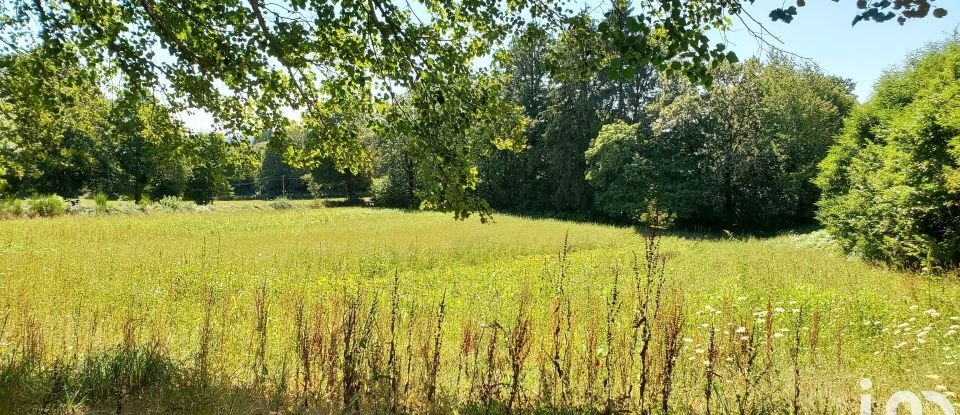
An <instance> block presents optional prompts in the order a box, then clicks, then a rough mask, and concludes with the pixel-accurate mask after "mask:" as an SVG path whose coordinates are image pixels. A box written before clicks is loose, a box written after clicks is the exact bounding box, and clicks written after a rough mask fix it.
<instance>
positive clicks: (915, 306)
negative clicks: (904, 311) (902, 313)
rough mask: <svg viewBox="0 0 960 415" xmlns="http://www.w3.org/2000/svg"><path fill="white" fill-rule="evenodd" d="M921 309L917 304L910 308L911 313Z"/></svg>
mask: <svg viewBox="0 0 960 415" xmlns="http://www.w3.org/2000/svg"><path fill="white" fill-rule="evenodd" d="M919 309H920V306H918V305H916V304H914V305H912V306H910V311H917V310H919Z"/></svg>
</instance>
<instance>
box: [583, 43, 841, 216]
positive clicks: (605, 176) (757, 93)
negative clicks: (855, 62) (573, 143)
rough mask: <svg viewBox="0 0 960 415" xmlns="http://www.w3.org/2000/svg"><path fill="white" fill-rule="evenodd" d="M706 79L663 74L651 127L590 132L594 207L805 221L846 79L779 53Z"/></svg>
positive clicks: (614, 211)
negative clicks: (705, 84)
mask: <svg viewBox="0 0 960 415" xmlns="http://www.w3.org/2000/svg"><path fill="white" fill-rule="evenodd" d="M713 77H714V87H713V88H712V89H710V90H703V89H701V88H698V87H696V86H694V85H691V84H689V83H683V84H681V85H670V83H671V82H679V81H666V84H665V85H664V90H665V91H666V92H665V93H664V96H663V97H662V98H661V100H660V101H659V102H658V103H657V104H656V105H654V106H653V107H652V110H653V111H654V113H655V114H656V121H655V122H654V124H653V128H652V131H650V132H649V133H648V132H645V131H640V133H639V134H633V137H634V138H631V137H630V134H628V133H629V131H626V130H625V129H624V128H623V127H622V126H611V127H610V128H609V129H608V130H607V131H605V132H604V135H603V137H600V136H598V138H597V139H596V140H595V141H594V143H593V145H592V146H591V149H590V151H589V152H588V153H587V154H588V157H589V158H590V164H589V165H590V172H591V173H590V176H589V180H590V185H591V186H592V187H593V188H594V189H595V191H596V193H597V195H598V196H597V197H598V203H599V204H598V208H600V209H601V210H603V211H604V212H606V213H607V214H611V215H620V216H630V217H635V216H636V215H638V214H641V213H644V212H645V211H646V210H647V209H649V208H650V207H652V206H654V207H656V208H657V209H659V210H662V211H666V212H668V213H671V214H673V215H675V217H676V218H677V220H680V221H686V222H696V223H700V224H707V225H712V226H751V227H754V226H761V227H771V226H782V225H786V224H790V223H793V222H797V221H803V220H808V219H809V218H811V216H812V212H813V208H814V202H815V201H816V199H817V189H816V188H815V187H814V186H813V185H812V184H811V183H810V181H811V179H812V178H813V177H814V175H815V174H816V165H817V163H818V162H819V160H820V159H822V157H823V156H824V155H825V154H826V152H827V149H828V148H829V146H830V145H831V144H832V142H833V141H832V140H833V137H834V136H835V134H836V133H838V132H839V131H840V128H841V125H842V120H843V117H844V116H845V115H846V113H847V112H848V111H849V110H850V108H851V107H852V106H853V104H854V100H853V97H852V95H851V94H850V90H851V88H850V84H849V83H848V82H844V81H842V80H838V79H836V78H833V77H830V76H827V75H824V74H822V73H821V72H819V70H817V69H816V68H814V67H810V66H800V65H797V64H795V63H793V62H790V61H788V60H785V59H783V58H780V57H773V58H771V60H770V62H768V63H767V64H761V63H760V62H759V61H756V60H751V61H748V62H746V63H744V64H738V65H729V66H722V67H720V68H718V69H717V70H715V71H713ZM631 150H632V151H635V154H634V156H633V157H632V158H627V156H626V155H625V153H626V152H628V151H631ZM628 188H632V189H633V190H632V191H630V190H628ZM631 196H632V197H631Z"/></svg>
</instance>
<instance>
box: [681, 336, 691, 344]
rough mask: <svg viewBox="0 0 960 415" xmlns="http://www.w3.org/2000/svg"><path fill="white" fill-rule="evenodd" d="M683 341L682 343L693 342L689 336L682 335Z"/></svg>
mask: <svg viewBox="0 0 960 415" xmlns="http://www.w3.org/2000/svg"><path fill="white" fill-rule="evenodd" d="M683 342H684V343H693V339H691V338H689V337H684V338H683Z"/></svg>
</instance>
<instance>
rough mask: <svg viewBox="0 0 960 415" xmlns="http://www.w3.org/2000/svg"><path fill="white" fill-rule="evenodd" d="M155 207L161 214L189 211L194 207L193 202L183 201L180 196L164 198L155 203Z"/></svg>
mask: <svg viewBox="0 0 960 415" xmlns="http://www.w3.org/2000/svg"><path fill="white" fill-rule="evenodd" d="M157 206H158V208H159V210H160V211H163V212H180V211H191V210H194V207H195V206H196V205H195V204H194V203H193V202H188V201H185V200H183V198H182V197H180V196H164V197H163V198H162V199H160V200H159V201H157Z"/></svg>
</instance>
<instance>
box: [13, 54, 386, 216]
mask: <svg viewBox="0 0 960 415" xmlns="http://www.w3.org/2000/svg"><path fill="white" fill-rule="evenodd" d="M104 81H105V80H104V78H103V75H102V74H98V73H96V72H94V71H93V70H92V69H90V68H84V67H83V66H81V65H79V64H78V65H76V66H73V67H68V68H63V67H54V66H51V65H50V64H49V61H48V60H47V59H46V58H45V56H44V55H43V53H42V52H41V51H35V53H33V54H29V55H6V56H0V113H2V115H0V131H2V134H0V193H2V194H7V195H11V196H18V197H27V196H30V195H37V194H40V195H44V194H56V195H60V196H63V197H68V198H74V197H79V196H82V195H89V196H93V195H95V194H99V193H102V194H104V195H106V196H108V197H111V198H128V199H130V200H134V201H137V202H141V201H148V200H159V199H161V198H163V197H166V196H176V197H182V198H184V199H188V200H192V201H194V202H196V203H199V204H206V203H210V202H212V201H213V200H215V199H224V198H231V197H245V198H251V197H263V198H275V197H278V196H282V195H290V196H303V197H308V196H311V195H316V196H323V195H336V196H350V197H357V196H358V195H360V194H362V193H363V192H364V191H365V190H366V188H367V187H368V185H369V178H364V177H359V178H358V177H355V175H352V174H350V173H343V172H340V171H337V170H336V169H335V168H333V166H332V164H331V163H329V162H320V163H313V164H312V165H310V166H303V165H299V164H298V163H296V162H292V161H290V160H288V158H286V157H285V154H286V153H287V150H286V149H285V148H280V147H278V146H271V145H270V143H269V136H270V135H269V134H260V135H257V136H254V137H252V138H245V137H243V138H240V137H225V136H224V135H222V134H218V133H202V132H200V133H195V132H190V131H188V130H187V129H185V128H184V126H183V124H182V122H181V121H179V120H178V119H177V118H176V117H175V116H174V113H175V108H172V107H171V106H169V105H167V104H165V103H163V102H162V101H161V100H160V99H158V98H157V97H155V96H153V95H151V94H149V93H143V92H142V91H141V92H135V91H129V90H123V89H114V88H109V87H104ZM306 135H307V133H306V132H304V131H303V129H302V128H296V127H295V128H291V129H290V131H288V132H287V134H286V136H287V137H288V138H287V139H285V142H289V143H292V147H296V145H297V144H298V143H302V142H303V140H305V136H306ZM294 166H297V167H294Z"/></svg>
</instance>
